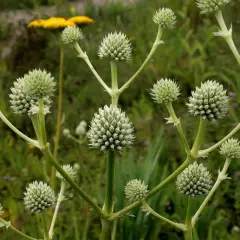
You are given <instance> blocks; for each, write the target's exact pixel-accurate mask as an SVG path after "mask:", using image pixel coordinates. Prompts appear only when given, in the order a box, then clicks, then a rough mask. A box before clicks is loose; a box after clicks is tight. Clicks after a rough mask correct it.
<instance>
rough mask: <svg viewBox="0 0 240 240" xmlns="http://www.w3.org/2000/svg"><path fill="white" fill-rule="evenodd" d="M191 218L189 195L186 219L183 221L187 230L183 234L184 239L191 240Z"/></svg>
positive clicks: (190, 199) (190, 198)
mask: <svg viewBox="0 0 240 240" xmlns="http://www.w3.org/2000/svg"><path fill="white" fill-rule="evenodd" d="M191 219H192V197H191V196H189V197H188V206H187V214H186V221H185V225H186V227H187V232H186V234H185V236H186V240H193V235H192V234H193V232H192V229H193V227H192V223H191Z"/></svg>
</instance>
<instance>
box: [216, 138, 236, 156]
mask: <svg viewBox="0 0 240 240" xmlns="http://www.w3.org/2000/svg"><path fill="white" fill-rule="evenodd" d="M220 154H222V155H224V156H226V157H229V158H240V143H239V141H238V139H234V138H231V139H228V140H227V141H226V142H224V143H223V144H222V145H221V147H220Z"/></svg>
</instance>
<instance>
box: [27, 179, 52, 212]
mask: <svg viewBox="0 0 240 240" xmlns="http://www.w3.org/2000/svg"><path fill="white" fill-rule="evenodd" d="M55 202H56V197H55V194H54V191H53V190H52V189H51V188H50V187H49V186H48V185H47V184H46V183H43V182H41V181H40V182H37V181H34V182H33V183H30V184H29V186H28V187H27V189H26V192H25V193H24V205H25V208H26V209H27V210H28V211H30V212H32V213H36V212H41V211H43V210H44V209H46V208H49V207H51V206H53V205H54V204H55Z"/></svg>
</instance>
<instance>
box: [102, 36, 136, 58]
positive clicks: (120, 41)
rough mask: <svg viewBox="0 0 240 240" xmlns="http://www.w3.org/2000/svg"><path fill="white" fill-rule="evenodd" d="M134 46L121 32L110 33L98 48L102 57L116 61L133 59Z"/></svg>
mask: <svg viewBox="0 0 240 240" xmlns="http://www.w3.org/2000/svg"><path fill="white" fill-rule="evenodd" d="M131 55H132V47H131V43H130V40H129V39H128V38H127V36H126V35H125V34H123V33H121V32H119V33H117V32H115V33H109V34H108V35H107V36H106V37H104V39H103V40H102V42H101V45H100V47H99V50H98V56H99V57H100V58H108V59H109V60H114V61H117V62H118V61H128V60H130V59H131Z"/></svg>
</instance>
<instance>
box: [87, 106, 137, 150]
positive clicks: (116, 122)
mask: <svg viewBox="0 0 240 240" xmlns="http://www.w3.org/2000/svg"><path fill="white" fill-rule="evenodd" d="M87 135H88V138H89V141H90V146H92V147H94V148H100V149H101V150H118V151H121V150H122V149H123V147H130V146H131V145H132V143H133V140H134V135H133V128H132V124H131V123H130V121H129V119H128V117H126V115H125V113H124V112H122V111H121V110H120V109H119V108H117V107H116V106H113V105H111V106H110V107H108V106H104V107H103V108H100V109H99V112H98V113H95V115H94V118H93V120H92V122H91V126H90V130H89V131H88V134H87Z"/></svg>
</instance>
